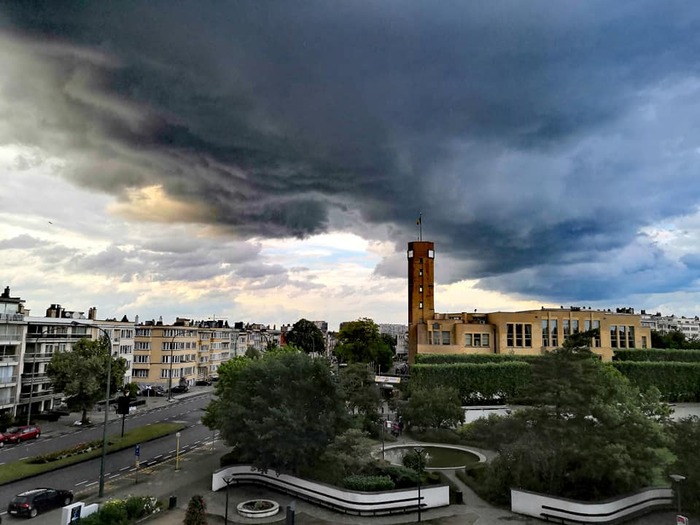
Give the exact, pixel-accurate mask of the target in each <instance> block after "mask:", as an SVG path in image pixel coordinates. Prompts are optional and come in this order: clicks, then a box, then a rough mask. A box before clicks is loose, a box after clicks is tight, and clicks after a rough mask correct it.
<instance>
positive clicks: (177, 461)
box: [175, 432, 180, 470]
mask: <svg viewBox="0 0 700 525" xmlns="http://www.w3.org/2000/svg"><path fill="white" fill-rule="evenodd" d="M175 440H176V441H175V470H180V433H179V432H177V433H176V434H175Z"/></svg>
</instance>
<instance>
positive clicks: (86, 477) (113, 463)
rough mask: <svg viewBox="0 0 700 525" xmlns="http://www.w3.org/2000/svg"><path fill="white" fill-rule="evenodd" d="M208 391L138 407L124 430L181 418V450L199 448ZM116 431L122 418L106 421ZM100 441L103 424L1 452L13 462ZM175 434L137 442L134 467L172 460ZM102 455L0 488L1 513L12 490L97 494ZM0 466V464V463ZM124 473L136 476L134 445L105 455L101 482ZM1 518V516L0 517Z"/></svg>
mask: <svg viewBox="0 0 700 525" xmlns="http://www.w3.org/2000/svg"><path fill="white" fill-rule="evenodd" d="M211 397H212V396H211V394H203V395H198V396H194V397H189V398H186V399H182V400H180V401H176V402H173V403H170V404H167V405H164V406H162V407H160V408H157V409H154V410H148V411H143V412H140V413H136V414H134V415H131V416H127V419H126V427H125V428H126V430H127V431H128V429H129V428H134V426H136V425H138V426H144V425H148V424H152V423H158V422H166V421H167V422H182V423H184V424H185V425H186V428H185V429H183V430H182V431H181V432H180V452H182V453H184V452H187V451H188V450H191V449H192V448H197V447H200V446H202V445H203V444H204V443H206V442H209V441H211V439H212V432H211V431H210V430H209V429H207V428H206V427H205V426H204V425H202V424H201V423H200V418H201V416H202V414H203V411H202V409H203V408H204V407H205V406H206V405H207V404H208V403H209V401H210V400H211ZM120 433H121V418H119V419H115V420H113V421H110V423H109V424H108V435H118V434H120ZM99 439H102V425H99V426H96V427H91V428H83V429H81V428H78V427H76V430H75V431H72V432H70V433H67V434H64V435H59V434H57V435H54V436H53V437H47V438H46V439H44V437H43V436H42V437H41V438H39V439H38V440H35V441H32V442H31V443H29V442H28V443H26V444H21V445H15V446H7V447H4V448H3V449H2V451H0V459H1V460H2V463H8V462H11V461H16V460H18V459H21V458H24V457H31V456H36V455H39V454H43V453H46V452H51V451H55V450H63V449H66V448H70V447H71V446H72V445H75V444H78V443H83V442H86V441H91V440H99ZM176 441H177V440H176V437H175V436H174V435H170V436H165V437H163V438H160V439H157V440H154V441H150V442H148V443H143V444H141V447H140V449H141V450H140V462H139V463H140V465H139V469H147V468H150V467H152V466H153V465H155V464H157V463H160V462H163V461H168V460H171V459H173V458H175V456H176V453H177V450H176V445H177V443H176ZM100 463H101V459H100V458H97V459H93V460H90V461H85V462H83V463H79V464H77V465H74V466H71V467H66V468H63V469H60V470H57V471H54V472H49V473H46V474H42V475H41V476H37V477H35V478H29V479H25V480H21V481H17V482H15V483H10V484H7V485H3V486H0V509H2V512H1V513H0V514H2V515H5V513H6V511H5V509H6V506H7V503H9V501H10V499H11V498H12V497H13V496H14V495H15V494H17V493H19V492H22V491H24V490H27V489H30V488H36V487H40V486H48V487H60V488H67V489H69V490H73V491H74V492H75V493H76V494H90V493H92V492H97V490H98V486H99V474H100ZM0 468H1V467H0ZM124 477H129V478H130V479H134V480H135V481H136V480H137V477H138V470H137V468H136V457H135V454H134V449H128V450H123V451H120V452H115V453H113V454H109V455H108V456H107V460H106V462H105V483H106V484H109V483H115V482H118V481H119V479H120V478H124ZM3 517H5V516H3Z"/></svg>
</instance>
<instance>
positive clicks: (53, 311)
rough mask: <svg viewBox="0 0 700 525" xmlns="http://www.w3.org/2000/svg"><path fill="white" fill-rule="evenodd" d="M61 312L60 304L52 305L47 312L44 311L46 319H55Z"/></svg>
mask: <svg viewBox="0 0 700 525" xmlns="http://www.w3.org/2000/svg"><path fill="white" fill-rule="evenodd" d="M60 310H61V305H60V304H52V305H51V306H50V307H49V308H48V309H47V310H46V317H51V318H56V317H58V313H59V311H60Z"/></svg>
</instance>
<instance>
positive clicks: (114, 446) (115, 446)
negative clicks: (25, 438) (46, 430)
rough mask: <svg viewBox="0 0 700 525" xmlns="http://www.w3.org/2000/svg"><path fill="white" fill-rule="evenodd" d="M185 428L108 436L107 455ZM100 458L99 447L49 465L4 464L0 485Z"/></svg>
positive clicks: (157, 425) (173, 426) (170, 425)
mask: <svg viewBox="0 0 700 525" xmlns="http://www.w3.org/2000/svg"><path fill="white" fill-rule="evenodd" d="M185 426H186V425H184V424H183V423H154V424H152V425H145V426H143V427H139V428H136V429H134V430H130V431H129V432H126V433H125V434H124V437H121V436H120V435H116V436H108V437H107V453H108V454H110V453H112V452H117V451H119V450H124V449H125V448H130V447H133V446H135V445H137V444H139V443H145V442H147V441H152V440H154V439H158V438H160V437H163V436H167V435H168V434H173V433H175V432H179V431H180V430H182V429H183V428H185ZM68 450H70V449H68ZM101 456H102V447H101V446H99V447H96V448H94V449H93V450H91V451H89V452H83V453H81V454H76V455H74V456H68V457H65V458H61V459H58V460H56V461H52V462H50V463H31V461H32V458H27V459H23V460H21V461H13V462H11V463H6V464H5V465H2V466H1V467H0V485H5V484H7V483H12V482H13V481H17V480H20V479H23V478H30V477H32V476H38V475H40V474H44V473H46V472H51V471H52V470H58V469H60V468H64V467H68V466H70V465H75V464H76V463H82V462H83V461H89V460H91V459H95V458H99V457H101Z"/></svg>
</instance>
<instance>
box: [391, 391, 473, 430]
mask: <svg viewBox="0 0 700 525" xmlns="http://www.w3.org/2000/svg"><path fill="white" fill-rule="evenodd" d="M401 413H402V415H403V418H404V419H405V420H406V423H407V424H408V425H409V426H412V427H417V428H418V429H420V430H425V429H427V428H455V427H456V426H458V425H459V424H461V423H463V422H464V410H463V409H462V406H461V403H460V399H459V393H458V392H457V390H456V389H454V388H450V387H445V386H435V387H433V388H417V389H415V390H413V391H412V392H411V396H410V397H409V398H408V401H407V402H406V403H405V404H404V406H403V409H402V412H401Z"/></svg>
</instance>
